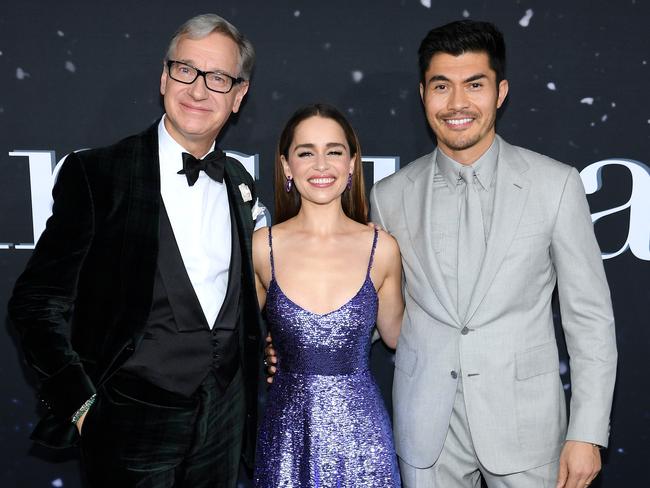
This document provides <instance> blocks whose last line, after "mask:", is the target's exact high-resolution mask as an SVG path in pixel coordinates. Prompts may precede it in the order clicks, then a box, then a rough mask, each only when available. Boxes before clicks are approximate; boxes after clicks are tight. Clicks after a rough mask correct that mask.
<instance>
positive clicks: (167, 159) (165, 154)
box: [158, 114, 215, 179]
mask: <svg viewBox="0 0 650 488" xmlns="http://www.w3.org/2000/svg"><path fill="white" fill-rule="evenodd" d="M166 117H167V114H165V115H163V116H162V118H161V119H160V122H159V123H158V151H159V154H160V172H161V173H163V172H164V173H166V174H167V173H171V172H173V173H176V172H178V170H179V169H182V168H183V156H182V154H183V153H184V152H186V153H189V151H188V150H187V149H185V148H184V147H183V146H181V145H180V144H179V143H178V142H176V140H175V139H174V138H173V137H172V136H171V135H170V134H169V132H167V128H166V127H165V118H166ZM214 146H215V143H214V142H213V143H212V146H210V149H208V152H206V153H205V154H204V155H203V156H201V157H202V158H203V157H205V156H206V155H207V154H208V153H210V152H212V151H213V150H214ZM178 177H179V178H183V179H185V176H184V175H178Z"/></svg>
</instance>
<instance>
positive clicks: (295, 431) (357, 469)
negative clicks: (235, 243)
mask: <svg viewBox="0 0 650 488" xmlns="http://www.w3.org/2000/svg"><path fill="white" fill-rule="evenodd" d="M270 241H271V231H270V229H269V242H270ZM376 242H377V232H376V231H375V238H374V241H373V245H372V252H371V257H370V263H369V265H368V273H366V279H365V281H364V282H363V285H362V286H361V288H360V289H359V291H358V292H357V294H356V295H355V296H354V297H353V298H352V299H350V300H349V301H348V302H347V303H346V304H345V305H343V306H341V307H340V308H338V309H337V310H334V311H332V312H329V313H326V314H316V313H312V312H310V311H308V310H305V309H303V308H302V307H300V306H298V305H297V304H296V303H294V302H293V301H291V300H290V299H289V298H288V297H287V296H286V295H285V294H284V293H283V291H282V289H281V288H280V286H279V285H278V283H277V282H276V280H275V272H274V269H273V267H274V264H273V254H272V251H271V271H272V279H271V283H270V285H269V289H268V292H267V297H266V314H267V321H268V324H269V327H270V329H271V333H272V336H273V343H274V345H275V348H276V351H277V355H278V371H277V373H276V374H275V376H274V378H273V384H272V385H271V387H270V388H269V392H268V397H267V403H266V412H265V415H264V418H263V420H262V424H261V427H260V432H259V435H258V440H257V464H256V468H255V486H256V487H258V488H278V487H287V488H288V487H291V488H353V487H354V488H357V487H358V488H361V487H363V488H375V487H376V488H391V487H399V486H400V478H399V472H398V468H397V459H396V456H395V449H394V447H393V437H392V431H391V427H390V421H389V419H388V415H387V413H386V409H385V406H384V403H383V400H382V398H381V396H380V393H379V389H378V388H377V385H376V383H375V381H374V379H373V377H372V374H371V373H370V370H369V364H368V361H369V353H370V337H371V333H372V330H373V327H374V325H375V320H376V317H377V304H378V300H377V293H376V291H375V288H374V285H373V283H372V281H371V280H370V267H371V266H372V256H373V255H374V249H375V245H376Z"/></svg>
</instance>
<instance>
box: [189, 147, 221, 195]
mask: <svg viewBox="0 0 650 488" xmlns="http://www.w3.org/2000/svg"><path fill="white" fill-rule="evenodd" d="M225 164H226V154H225V153H224V152H223V151H220V150H218V149H217V150H214V151H212V152H211V153H210V154H208V155H207V156H206V157H204V158H203V159H196V158H195V157H194V156H192V155H191V154H189V153H186V152H184V153H183V169H182V170H180V171H179V172H178V174H179V175H185V177H186V178H187V184H188V185H190V186H194V183H196V180H198V179H199V171H201V170H203V171H205V173H206V174H207V175H208V176H209V177H210V178H212V179H213V180H215V181H218V182H219V183H223V168H224V165H225Z"/></svg>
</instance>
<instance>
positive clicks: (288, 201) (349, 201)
mask: <svg viewBox="0 0 650 488" xmlns="http://www.w3.org/2000/svg"><path fill="white" fill-rule="evenodd" d="M311 117H323V118H325V119H331V120H333V121H334V122H336V123H337V124H339V126H341V129H343V133H344V134H345V139H346V141H347V143H348V146H349V147H350V154H351V155H353V156H354V170H353V173H352V186H351V188H350V189H349V190H345V191H344V192H343V195H341V205H342V206H343V212H344V213H345V215H347V216H348V217H350V218H351V219H352V220H356V221H357V222H360V223H362V224H365V223H366V222H367V221H368V201H367V199H366V190H365V185H364V183H363V168H362V167H361V148H360V146H359V138H358V137H357V134H356V133H355V132H354V129H353V128H352V126H351V125H350V123H349V122H348V121H347V119H346V118H345V116H344V115H343V114H342V113H341V112H340V111H339V110H338V109H336V108H334V107H332V106H331V105H327V104H324V103H315V104H313V105H307V106H305V107H302V108H299V109H298V110H297V111H296V112H294V114H293V115H292V116H291V118H290V119H289V121H288V122H287V123H286V125H285V126H284V129H283V130H282V133H281V134H280V140H279V141H278V147H277V150H276V152H275V212H274V219H273V221H274V223H276V224H279V223H280V222H284V221H285V220H289V219H290V218H291V217H294V216H296V215H297V214H298V211H299V210H300V204H301V200H300V194H299V193H298V191H297V189H296V188H295V187H294V188H293V189H292V190H291V191H290V192H288V193H287V192H286V191H285V184H286V181H287V180H286V177H285V176H284V171H283V169H282V160H281V156H284V157H285V159H289V147H291V143H292V142H293V138H294V135H295V132H296V127H298V124H300V123H301V122H302V121H304V120H307V119H309V118H311Z"/></svg>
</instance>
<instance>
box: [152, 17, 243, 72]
mask: <svg viewBox="0 0 650 488" xmlns="http://www.w3.org/2000/svg"><path fill="white" fill-rule="evenodd" d="M213 32H218V33H219V34H223V35H225V36H227V37H229V38H231V39H232V40H233V41H235V43H236V44H237V47H238V48H239V73H238V76H241V77H242V78H244V79H245V80H250V77H251V73H252V71H253V64H255V49H253V45H252V44H251V42H250V41H249V40H248V39H246V37H244V35H243V34H242V33H241V32H239V30H238V29H237V28H236V27H235V26H234V25H232V24H231V23H230V22H228V21H227V20H226V19H224V18H222V17H219V16H218V15H216V14H203V15H197V16H196V17H192V18H191V19H190V20H188V21H187V22H185V23H184V24H183V25H181V26H180V27H179V28H178V30H177V31H176V33H175V34H174V37H172V40H171V41H170V42H169V47H168V48H167V55H166V56H165V57H166V59H173V57H174V53H175V51H176V46H177V45H178V41H179V40H180V38H181V37H187V38H189V39H203V38H204V37H207V36H209V35H210V34H212V33H213Z"/></svg>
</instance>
